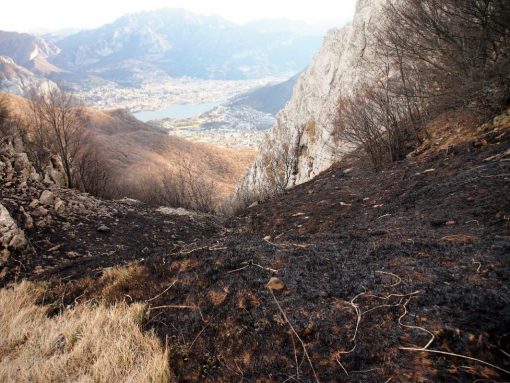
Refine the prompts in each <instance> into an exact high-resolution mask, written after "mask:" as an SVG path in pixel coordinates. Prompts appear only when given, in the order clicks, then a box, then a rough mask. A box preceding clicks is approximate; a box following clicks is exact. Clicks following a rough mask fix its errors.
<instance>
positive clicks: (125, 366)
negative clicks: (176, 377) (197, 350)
mask: <svg viewBox="0 0 510 383" xmlns="http://www.w3.org/2000/svg"><path fill="white" fill-rule="evenodd" d="M41 294H42V291H41V289H40V288H38V287H37V286H36V285H34V284H32V283H29V282H22V283H21V284H19V285H16V286H14V287H13V288H4V289H1V290H0V334H1V336H0V382H2V383H3V382H5V383H7V382H34V383H39V382H41V383H43V382H44V383H46V382H71V381H72V382H80V383H82V382H83V383H85V382H132V383H138V382H151V383H163V382H170V381H171V380H172V379H171V373H170V369H169V366H168V354H167V350H164V349H163V347H162V345H161V343H160V342H159V340H158V339H157V338H156V336H155V335H154V334H153V333H150V332H142V331H141V329H140V323H141V321H142V320H143V319H144V317H145V313H146V308H145V306H144V305H141V304H133V305H127V304H125V303H118V304H116V305H114V306H111V307H108V306H106V305H104V304H101V305H99V306H96V307H93V306H91V305H86V304H84V305H79V306H77V307H75V308H72V309H69V310H66V311H65V312H64V313H63V314H61V315H57V316H55V317H52V318H50V317H48V316H47V308H45V307H41V306H37V305H36V304H35V303H36V302H37V299H38V298H39V297H41Z"/></svg>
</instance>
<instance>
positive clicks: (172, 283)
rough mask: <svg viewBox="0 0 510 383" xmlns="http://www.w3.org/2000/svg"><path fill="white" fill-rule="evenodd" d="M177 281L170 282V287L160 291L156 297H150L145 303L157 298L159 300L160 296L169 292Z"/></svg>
mask: <svg viewBox="0 0 510 383" xmlns="http://www.w3.org/2000/svg"><path fill="white" fill-rule="evenodd" d="M177 281H178V279H176V280H175V281H173V282H172V284H171V285H170V286H168V287H167V288H166V289H165V290H164V291H162V292H161V293H159V294H158V295H156V296H155V297H152V298H150V299H147V300H146V301H145V302H146V303H147V302H151V301H153V300H155V299H157V298H159V297H160V296H162V295H163V294H164V293H166V292H167V291H168V290H170V289H171V288H172V287H174V286H175V284H176V283H177Z"/></svg>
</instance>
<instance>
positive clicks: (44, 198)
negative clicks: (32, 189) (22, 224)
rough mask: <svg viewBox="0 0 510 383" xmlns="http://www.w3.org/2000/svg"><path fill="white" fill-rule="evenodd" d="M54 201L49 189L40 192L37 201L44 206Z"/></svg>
mask: <svg viewBox="0 0 510 383" xmlns="http://www.w3.org/2000/svg"><path fill="white" fill-rule="evenodd" d="M54 201H55V196H54V195H53V193H52V192H51V191H49V190H45V191H43V192H42V193H41V196H40V197H39V202H40V203H42V204H43V205H46V206H51V205H53V202H54Z"/></svg>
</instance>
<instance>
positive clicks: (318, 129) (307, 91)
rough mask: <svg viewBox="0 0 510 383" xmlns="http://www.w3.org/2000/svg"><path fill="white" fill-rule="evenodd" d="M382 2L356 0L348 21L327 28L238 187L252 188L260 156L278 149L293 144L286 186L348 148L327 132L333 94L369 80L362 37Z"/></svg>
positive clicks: (260, 176)
mask: <svg viewBox="0 0 510 383" xmlns="http://www.w3.org/2000/svg"><path fill="white" fill-rule="evenodd" d="M383 4H384V1H383V0H359V1H358V3H357V5H356V13H355V15H354V18H353V21H352V22H351V23H349V24H347V25H346V26H344V27H343V28H342V29H332V30H330V31H329V32H328V34H327V35H326V37H325V38H324V43H323V46H322V48H321V50H320V51H319V52H318V53H317V54H316V55H315V56H314V58H313V60H312V62H311V64H310V66H309V67H308V69H306V71H305V72H304V73H303V74H302V75H301V77H300V79H299V80H298V82H297V85H296V86H295V88H294V92H293V95H292V98H291V100H290V101H289V103H288V104H287V106H286V107H285V108H284V109H283V110H282V111H281V112H280V113H279V115H278V118H277V122H276V125H275V126H274V127H273V129H272V130H271V131H270V132H269V134H268V135H267V137H266V139H265V140H264V141H263V142H262V144H261V145H260V146H259V154H258V156H257V159H256V160H255V163H254V164H253V165H252V167H251V168H250V169H249V170H248V172H247V175H246V177H245V178H244V180H243V181H242V183H241V185H240V188H245V189H247V190H253V189H256V188H257V187H258V186H259V185H261V184H263V183H264V182H265V181H266V179H267V177H268V174H267V171H266V169H265V165H264V159H265V158H266V157H268V156H269V157H270V156H272V155H274V153H275V152H276V151H277V150H278V148H281V147H284V146H289V147H290V148H295V150H293V151H292V155H293V157H294V158H293V162H294V169H293V175H292V177H291V179H290V182H289V185H288V186H289V187H291V186H294V185H297V184H300V183H303V182H305V181H308V180H310V179H312V178H313V177H314V176H316V175H317V174H319V173H320V172H321V171H323V170H325V169H327V168H328V167H329V166H331V164H332V163H334V162H335V160H337V159H338V158H339V157H341V155H342V154H343V153H345V151H346V150H348V148H347V147H345V145H342V144H341V143H335V142H334V140H333V138H332V136H331V134H332V130H333V121H334V115H335V107H336V103H337V101H338V98H339V97H340V96H341V95H346V94H349V92H350V91H351V90H352V89H354V87H355V86H356V84H357V83H359V82H360V81H370V76H369V72H370V66H369V64H367V62H368V61H369V58H370V55H371V52H370V49H369V48H367V45H368V43H367V39H369V35H370V33H369V32H370V29H371V28H372V27H373V25H375V23H376V22H377V15H378V12H380V9H381V6H382V5H383Z"/></svg>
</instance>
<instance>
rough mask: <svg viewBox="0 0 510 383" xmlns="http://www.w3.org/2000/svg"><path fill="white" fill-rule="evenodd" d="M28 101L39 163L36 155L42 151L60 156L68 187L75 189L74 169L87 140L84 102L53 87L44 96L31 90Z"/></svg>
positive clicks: (33, 139)
mask: <svg viewBox="0 0 510 383" xmlns="http://www.w3.org/2000/svg"><path fill="white" fill-rule="evenodd" d="M28 100H29V111H28V115H29V116H28V117H29V118H28V121H29V125H30V129H31V133H32V140H31V141H32V142H33V145H34V147H35V149H36V150H35V151H34V152H36V155H35V156H36V158H38V159H39V160H40V158H39V157H40V153H37V152H39V151H42V150H43V149H44V150H47V151H49V152H50V153H55V154H57V155H58V157H59V159H60V161H61V162H62V166H63V168H64V172H65V176H66V180H67V186H69V187H74V186H75V174H74V170H75V169H74V167H75V165H76V160H77V156H78V153H79V151H80V147H81V146H82V145H83V143H84V139H85V128H84V126H83V123H82V120H81V118H80V112H81V108H82V105H81V103H80V102H79V101H78V100H77V99H76V98H75V97H74V96H73V95H72V94H71V93H68V92H65V91H62V90H60V89H58V88H51V87H50V88H49V89H48V90H47V92H44V93H42V92H40V91H36V90H31V91H30V93H29V94H28Z"/></svg>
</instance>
